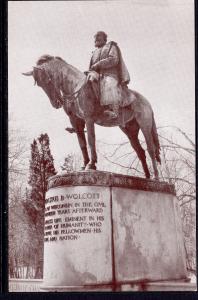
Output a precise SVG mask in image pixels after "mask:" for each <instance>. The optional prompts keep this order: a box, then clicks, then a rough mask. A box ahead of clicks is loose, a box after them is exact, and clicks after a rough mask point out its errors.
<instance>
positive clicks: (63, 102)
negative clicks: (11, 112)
mask: <svg viewBox="0 0 198 300" xmlns="http://www.w3.org/2000/svg"><path fill="white" fill-rule="evenodd" d="M95 47H96V49H95V51H94V52H93V54H92V57H91V61H90V65H89V70H88V71H86V72H81V71H80V70H78V69H77V68H75V67H73V66H72V65H70V64H68V63H67V62H66V61H64V60H63V59H62V58H60V57H57V56H51V55H42V56H41V57H40V58H39V59H38V61H37V63H36V66H35V67H33V69H32V70H31V71H30V72H26V73H22V74H23V75H26V76H33V78H34V81H35V84H37V85H38V86H40V87H41V88H42V89H43V90H44V91H45V93H46V94H47V96H48V98H49V100H50V102H51V104H52V106H53V107H54V108H56V109H58V108H61V107H63V109H64V111H65V112H66V114H67V115H68V116H69V119H70V122H71V125H72V128H66V130H68V131H69V132H71V133H72V132H75V133H76V135H77V138H78V142H79V145H80V148H81V151H82V155H83V159H84V165H83V166H82V169H88V170H96V163H97V153H96V145H95V128H94V127H95V126H94V124H98V125H101V126H106V127H112V126H119V127H120V129H121V130H122V131H123V132H124V133H125V134H126V135H127V137H128V139H129V141H130V143H131V146H132V147H133V149H134V150H135V152H136V153H137V155H138V158H139V159H140V161H141V163H142V167H143V170H144V173H145V176H146V178H150V172H149V169H148V166H147V162H146V155H145V151H144V149H143V148H142V146H141V144H140V142H139V140H138V133H139V130H140V129H141V131H142V133H143V135H144V137H145V141H146V145H147V150H148V153H149V155H150V157H151V160H152V165H153V170H154V177H155V179H156V180H158V169H157V162H159V163H161V160H160V144H159V139H158V134H157V129H156V124H155V120H154V114H153V110H152V108H151V105H150V104H149V102H148V101H147V100H146V99H145V98H144V97H143V96H142V95H141V94H139V93H138V92H136V91H134V90H130V89H129V88H128V86H127V85H128V83H129V81H130V76H129V72H128V70H127V68H126V65H125V63H124V60H123V58H122V54H121V51H120V48H119V47H118V45H117V43H115V42H113V41H111V42H108V43H107V35H106V33H105V32H103V31H99V32H97V34H96V35H95ZM85 126H86V130H87V139H88V144H89V147H90V158H89V154H88V150H87V141H86V137H85V130H84V129H85Z"/></svg>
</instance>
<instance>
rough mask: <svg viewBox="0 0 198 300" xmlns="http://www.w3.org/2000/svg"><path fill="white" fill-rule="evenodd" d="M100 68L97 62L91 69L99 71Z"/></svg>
mask: <svg viewBox="0 0 198 300" xmlns="http://www.w3.org/2000/svg"><path fill="white" fill-rule="evenodd" d="M98 68H99V66H98V64H97V63H96V64H94V65H92V66H91V68H90V69H91V70H92V71H97V70H98Z"/></svg>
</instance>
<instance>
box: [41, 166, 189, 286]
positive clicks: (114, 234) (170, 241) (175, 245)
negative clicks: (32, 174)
mask: <svg viewBox="0 0 198 300" xmlns="http://www.w3.org/2000/svg"><path fill="white" fill-rule="evenodd" d="M185 277H186V266H185V253H184V246H183V236H182V230H181V223H180V216H179V208H178V203H177V199H176V197H175V191H174V186H172V185H169V184H167V183H164V182H156V181H152V180H147V179H142V178H137V177H131V176H125V175H119V174H113V173H108V172H100V171H83V172H75V173H69V174H64V175H56V176H53V177H51V178H50V180H49V182H48V192H47V194H46V205H45V244H44V281H43V285H42V287H41V290H42V291H88V290H98V291H100V290H112V289H114V288H115V287H116V286H119V285H122V284H126V283H133V282H145V281H147V282H148V281H149V282H152V281H160V280H175V279H182V278H185Z"/></svg>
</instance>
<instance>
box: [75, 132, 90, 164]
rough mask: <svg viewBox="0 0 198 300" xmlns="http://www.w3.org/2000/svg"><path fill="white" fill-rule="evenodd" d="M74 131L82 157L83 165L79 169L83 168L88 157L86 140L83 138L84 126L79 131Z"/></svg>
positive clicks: (87, 161)
mask: <svg viewBox="0 0 198 300" xmlns="http://www.w3.org/2000/svg"><path fill="white" fill-rule="evenodd" d="M76 133H77V138H78V143H79V145H80V148H81V151H82V155H83V159H84V165H83V166H82V167H81V170H85V168H86V166H87V165H88V163H89V160H90V159H89V155H88V151H87V142H86V138H85V133H84V128H83V129H82V130H81V131H77V132H76Z"/></svg>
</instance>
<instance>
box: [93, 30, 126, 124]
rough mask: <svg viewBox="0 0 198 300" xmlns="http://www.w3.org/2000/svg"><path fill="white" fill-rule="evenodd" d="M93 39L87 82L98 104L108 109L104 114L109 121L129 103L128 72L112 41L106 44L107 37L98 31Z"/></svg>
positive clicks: (117, 48)
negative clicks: (93, 47)
mask: <svg viewBox="0 0 198 300" xmlns="http://www.w3.org/2000/svg"><path fill="white" fill-rule="evenodd" d="M94 37H95V47H96V49H95V51H93V55H92V57H91V61H90V66H89V72H87V73H88V75H87V80H88V81H90V82H91V84H92V87H93V90H94V92H95V94H96V96H97V98H99V100H100V104H101V105H102V106H107V107H108V109H107V110H105V111H104V113H105V114H106V115H107V116H108V117H109V118H110V119H115V118H117V117H118V114H119V107H123V106H126V105H127V104H128V102H129V99H127V98H128V97H127V94H128V91H127V90H128V87H127V84H128V83H129V81H130V76H129V72H128V70H127V68H126V66H125V63H124V61H123V59H122V55H121V52H120V49H119V47H118V45H117V44H116V43H115V42H113V41H111V42H109V43H107V35H106V33H105V32H103V31H98V32H97V33H96V35H95V36H94ZM96 82H97V84H96Z"/></svg>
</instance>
